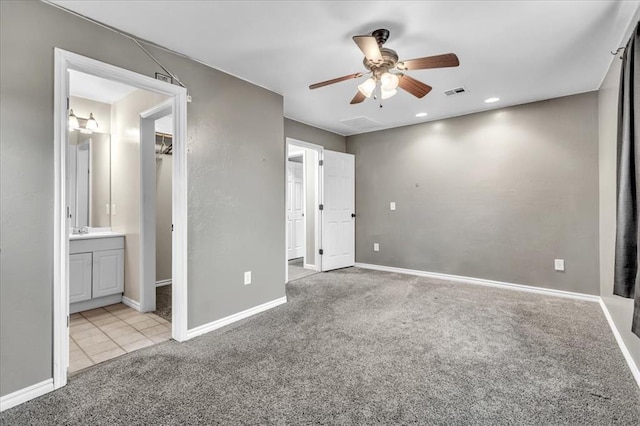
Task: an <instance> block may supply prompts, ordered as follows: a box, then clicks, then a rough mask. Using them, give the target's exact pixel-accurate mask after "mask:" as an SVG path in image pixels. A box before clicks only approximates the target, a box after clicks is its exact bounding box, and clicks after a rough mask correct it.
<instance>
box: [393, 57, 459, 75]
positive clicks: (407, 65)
mask: <svg viewBox="0 0 640 426" xmlns="http://www.w3.org/2000/svg"><path fill="white" fill-rule="evenodd" d="M458 65H460V61H458V57H457V56H456V55H455V53H445V54H444V55H436V56H427V57H425V58H416V59H409V60H408V61H401V62H398V63H397V64H396V68H398V69H399V70H402V71H405V70H426V69H429V68H447V67H457V66H458Z"/></svg>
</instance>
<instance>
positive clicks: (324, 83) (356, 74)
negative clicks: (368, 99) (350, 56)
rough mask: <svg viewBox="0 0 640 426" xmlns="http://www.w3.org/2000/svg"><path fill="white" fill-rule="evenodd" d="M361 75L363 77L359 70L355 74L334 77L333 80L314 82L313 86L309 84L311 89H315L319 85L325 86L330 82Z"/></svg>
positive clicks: (338, 81)
mask: <svg viewBox="0 0 640 426" xmlns="http://www.w3.org/2000/svg"><path fill="white" fill-rule="evenodd" d="M360 77H362V73H361V72H357V73H355V74H349V75H345V76H342V77H338V78H334V79H333V80H327V81H323V82H320V83H316V84H312V85H311V86H309V89H311V90H313V89H317V88H318V87H324V86H328V85H330V84H334V83H340V82H341V81H346V80H352V79H354V78H360Z"/></svg>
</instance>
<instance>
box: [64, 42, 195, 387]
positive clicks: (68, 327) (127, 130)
mask: <svg viewBox="0 0 640 426" xmlns="http://www.w3.org/2000/svg"><path fill="white" fill-rule="evenodd" d="M55 61H56V68H55V83H56V86H55V96H54V97H55V121H54V123H55V139H54V141H55V153H56V156H55V171H56V173H55V180H56V185H55V187H56V193H55V235H54V242H55V245H54V306H53V312H54V342H53V344H54V357H53V371H54V387H55V388H59V387H61V386H64V385H65V384H66V383H67V374H68V373H69V372H70V373H72V372H74V371H77V370H79V369H82V368H84V367H88V366H90V365H93V364H97V363H99V362H102V361H104V360H107V359H110V358H113V357H114V356H119V355H122V354H124V353H126V352H130V351H133V350H136V349H139V348H142V347H145V346H149V345H152V344H155V343H157V342H160V341H163V340H167V339H169V338H171V337H172V338H174V339H175V340H178V341H183V340H186V335H187V321H186V319H187V313H186V237H187V229H186V206H187V204H186V144H185V139H186V138H185V135H186V101H187V96H186V91H185V89H184V88H182V87H177V86H174V85H170V84H167V83H164V82H160V81H157V80H154V79H152V78H150V77H146V76H143V75H140V74H137V73H134V72H131V71H127V70H123V69H121V68H117V67H114V66H111V65H108V64H104V63H102V62H98V61H95V60H92V59H89V58H85V57H82V56H80V55H76V54H73V53H70V52H66V51H63V50H60V49H56V51H55ZM166 117H168V119H167V118H166ZM162 119H165V122H166V121H170V122H171V128H170V129H169V130H166V129H163V131H162V132H161V133H162V135H161V136H162V137H161V138H160V141H159V142H160V143H156V142H157V140H158V138H157V136H158V135H157V134H156V133H157V131H156V123H157V122H159V124H158V126H162ZM169 135H170V137H169ZM167 155H170V159H169V160H168V161H164V163H163V164H164V165H165V166H163V167H160V169H161V171H162V172H163V175H165V176H164V178H163V179H164V181H166V180H167V176H166V173H168V180H169V183H170V184H169V185H168V188H167V187H166V185H165V187H163V188H159V187H158V183H159V182H158V180H157V179H156V173H157V172H158V170H157V161H156V159H157V158H158V156H160V157H164V156H167ZM158 159H159V158H158ZM163 160H164V158H163ZM167 164H168V165H167ZM159 192H161V193H162V199H163V200H165V201H166V200H167V199H168V200H169V204H168V206H163V213H164V216H165V217H164V218H163V219H167V220H168V221H169V223H164V222H163V225H164V228H166V229H164V228H163V232H162V233H163V235H164V238H161V241H162V240H164V241H162V242H161V244H168V245H169V248H166V247H165V248H163V249H162V250H157V247H156V233H157V232H156V222H157V218H156V212H157V210H158V209H159V207H158V206H157V205H156V201H157V198H160V197H157V195H158V193H159ZM164 209H168V211H169V212H168V214H167V212H166V211H164ZM165 231H166V232H165ZM157 251H158V252H161V251H162V252H164V254H163V256H166V253H167V252H168V258H169V261H168V262H169V263H170V268H169V278H166V279H165V280H164V283H165V284H167V280H169V281H170V282H171V287H172V291H171V295H170V296H169V297H170V299H171V303H170V305H171V307H170V308H169V310H168V312H169V315H170V319H171V320H167V319H166V318H163V317H162V316H160V315H157V314H154V313H152V311H155V310H156V287H157V286H156V272H157V271H156V269H155V268H156V263H157V262H156V255H157V253H156V252H157Z"/></svg>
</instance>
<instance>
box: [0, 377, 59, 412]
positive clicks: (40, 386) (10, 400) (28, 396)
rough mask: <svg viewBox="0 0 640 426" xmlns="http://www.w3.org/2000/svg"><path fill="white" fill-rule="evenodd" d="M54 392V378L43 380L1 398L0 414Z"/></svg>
mask: <svg viewBox="0 0 640 426" xmlns="http://www.w3.org/2000/svg"><path fill="white" fill-rule="evenodd" d="M53 390H54V388H53V378H50V379H47V380H43V381H41V382H39V383H35V384H33V385H31V386H27V387H26V388H22V389H18V390H17V391H15V392H11V393H10V394H8V395H5V396H3V397H0V412H2V411H4V410H8V409H9V408H13V407H15V406H17V405H20V404H22V403H24V402H27V401H30V400H32V399H34V398H37V397H39V396H42V395H44V394H46V393H49V392H52V391H53Z"/></svg>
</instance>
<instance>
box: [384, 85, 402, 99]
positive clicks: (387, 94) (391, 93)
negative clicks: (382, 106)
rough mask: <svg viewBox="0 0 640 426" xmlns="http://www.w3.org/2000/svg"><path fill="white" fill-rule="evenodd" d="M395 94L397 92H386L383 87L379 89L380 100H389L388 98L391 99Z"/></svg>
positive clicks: (394, 90)
mask: <svg viewBox="0 0 640 426" xmlns="http://www.w3.org/2000/svg"><path fill="white" fill-rule="evenodd" d="M396 93H398V91H397V90H396V89H393V90H386V89H384V88H383V87H381V88H380V97H381V98H382V99H389V98H390V97H392V96H393V95H395V94H396Z"/></svg>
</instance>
